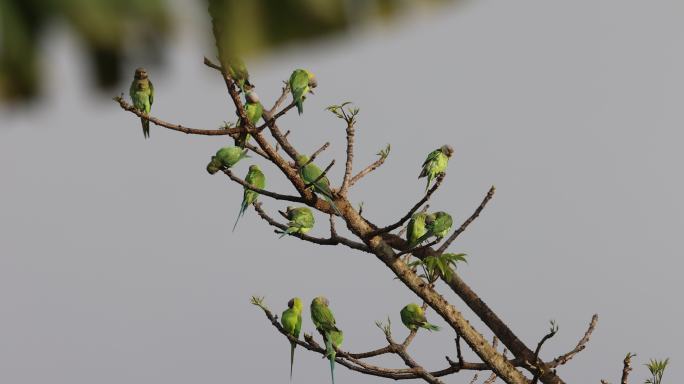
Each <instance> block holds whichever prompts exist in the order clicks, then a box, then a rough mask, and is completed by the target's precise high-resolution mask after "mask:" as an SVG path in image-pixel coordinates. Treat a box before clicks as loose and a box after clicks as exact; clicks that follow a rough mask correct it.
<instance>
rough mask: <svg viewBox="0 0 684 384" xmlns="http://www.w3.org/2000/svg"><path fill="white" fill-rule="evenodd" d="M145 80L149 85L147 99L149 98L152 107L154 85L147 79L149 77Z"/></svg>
mask: <svg viewBox="0 0 684 384" xmlns="http://www.w3.org/2000/svg"><path fill="white" fill-rule="evenodd" d="M147 82H148V84H149V85H150V96H149V99H150V107H152V104H153V103H154V85H152V81H151V80H149V79H148V80H147ZM162 91H163V89H162Z"/></svg>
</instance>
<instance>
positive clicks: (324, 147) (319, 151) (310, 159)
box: [299, 141, 330, 168]
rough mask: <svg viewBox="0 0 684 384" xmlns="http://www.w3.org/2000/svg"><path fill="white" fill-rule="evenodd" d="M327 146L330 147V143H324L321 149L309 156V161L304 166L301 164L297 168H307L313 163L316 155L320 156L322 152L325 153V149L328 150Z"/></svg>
mask: <svg viewBox="0 0 684 384" xmlns="http://www.w3.org/2000/svg"><path fill="white" fill-rule="evenodd" d="M329 146H330V142H329V141H328V142H326V143H325V144H323V145H321V147H320V148H318V149H317V150H316V152H314V153H313V154H312V155H311V156H309V160H307V162H306V163H304V164H302V165H301V166H300V167H299V168H304V167H305V166H307V165H309V164H311V163H313V161H314V160H316V158H317V157H318V155H320V154H321V152H323V151H325V150H326V149H328V147H329Z"/></svg>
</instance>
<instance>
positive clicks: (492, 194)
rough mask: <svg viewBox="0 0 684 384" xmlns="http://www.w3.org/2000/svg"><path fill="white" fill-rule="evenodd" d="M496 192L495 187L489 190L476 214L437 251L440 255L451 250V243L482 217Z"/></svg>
mask: <svg viewBox="0 0 684 384" xmlns="http://www.w3.org/2000/svg"><path fill="white" fill-rule="evenodd" d="M495 191H496V188H494V186H493V185H492V186H491V188H489V191H488V192H487V194H486V195H485V197H484V199H483V200H482V202H481V203H480V205H479V206H478V207H477V209H475V212H473V214H472V215H470V217H469V218H468V219H467V220H466V221H465V222H463V224H461V226H460V227H459V228H458V229H457V230H456V231H455V232H454V233H453V234H452V235H451V236H449V238H448V239H447V240H446V241H445V242H444V244H442V246H440V247H439V249H437V253H439V254H442V253H444V251H446V250H447V248H449V245H451V243H452V242H453V241H454V240H456V238H457V237H458V235H460V234H461V233H463V231H465V230H466V228H468V226H469V225H470V223H472V222H473V221H475V219H477V217H478V216H480V213H481V212H482V210H483V209H484V207H485V206H486V205H487V203H488V202H489V200H491V199H492V197H493V196H494V192H495Z"/></svg>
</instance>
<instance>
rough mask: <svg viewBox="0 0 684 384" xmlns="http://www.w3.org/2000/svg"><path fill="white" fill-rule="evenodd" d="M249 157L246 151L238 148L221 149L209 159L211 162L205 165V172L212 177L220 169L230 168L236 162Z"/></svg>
mask: <svg viewBox="0 0 684 384" xmlns="http://www.w3.org/2000/svg"><path fill="white" fill-rule="evenodd" d="M247 157H249V156H248V155H247V150H246V149H242V148H240V147H223V148H221V149H219V150H218V151H216V155H214V156H212V157H211V161H210V162H209V164H207V172H209V174H211V175H213V174H214V173H216V172H218V171H220V170H221V168H222V167H226V168H231V167H232V166H234V165H235V164H237V163H238V161H240V160H242V159H244V158H247Z"/></svg>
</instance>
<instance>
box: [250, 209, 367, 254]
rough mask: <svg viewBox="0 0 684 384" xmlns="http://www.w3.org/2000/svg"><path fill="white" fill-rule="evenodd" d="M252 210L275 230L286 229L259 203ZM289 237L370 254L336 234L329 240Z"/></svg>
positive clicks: (299, 235)
mask: <svg viewBox="0 0 684 384" xmlns="http://www.w3.org/2000/svg"><path fill="white" fill-rule="evenodd" d="M254 209H255V210H256V211H257V213H258V214H259V216H260V217H261V218H262V219H264V220H265V221H266V222H267V223H268V224H270V225H271V226H273V227H276V228H278V229H280V230H281V231H284V230H286V229H287V225H285V224H281V223H279V222H277V221H276V220H274V219H273V218H272V217H271V216H269V215H268V214H267V213H266V212H265V211H264V210H263V208H261V203H260V202H255V203H254ZM290 235H291V236H294V237H298V238H300V239H302V240H304V241H308V242H310V243H314V244H319V245H338V244H342V245H346V246H347V247H349V248H352V249H356V250H359V251H363V252H370V250H369V249H368V247H367V246H366V245H365V244H362V243H357V242H355V241H353V240H350V239H347V238H345V237H342V236H340V235H337V234H335V235H334V236H330V238H327V239H323V238H319V237H313V236H309V235H305V234H301V233H292V234H290Z"/></svg>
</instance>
